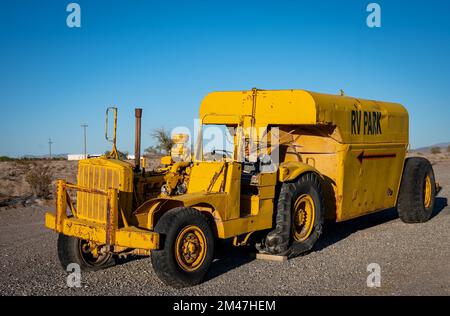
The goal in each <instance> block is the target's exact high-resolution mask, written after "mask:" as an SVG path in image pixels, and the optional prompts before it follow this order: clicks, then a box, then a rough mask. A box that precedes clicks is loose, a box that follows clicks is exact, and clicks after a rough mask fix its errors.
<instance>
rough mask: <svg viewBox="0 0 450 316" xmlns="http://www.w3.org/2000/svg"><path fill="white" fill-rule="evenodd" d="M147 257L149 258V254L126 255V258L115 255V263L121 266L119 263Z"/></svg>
mask: <svg viewBox="0 0 450 316" xmlns="http://www.w3.org/2000/svg"><path fill="white" fill-rule="evenodd" d="M147 258H150V257H149V256H134V255H130V256H127V257H126V258H117V257H116V265H117V266H121V265H123V264H127V263H129V262H133V261H136V260H142V259H147Z"/></svg>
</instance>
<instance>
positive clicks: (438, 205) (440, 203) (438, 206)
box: [431, 197, 448, 219]
mask: <svg viewBox="0 0 450 316" xmlns="http://www.w3.org/2000/svg"><path fill="white" fill-rule="evenodd" d="M447 205H448V200H447V198H445V197H436V200H435V202H434V210H433V213H432V214H431V219H433V218H434V217H436V216H437V215H438V214H439V213H440V212H441V211H442V210H443V209H444V208H445V207H446V206H447Z"/></svg>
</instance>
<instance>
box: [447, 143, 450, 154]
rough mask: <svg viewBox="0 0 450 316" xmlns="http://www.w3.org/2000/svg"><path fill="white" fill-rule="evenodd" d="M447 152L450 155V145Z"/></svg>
mask: <svg viewBox="0 0 450 316" xmlns="http://www.w3.org/2000/svg"><path fill="white" fill-rule="evenodd" d="M447 152H448V153H450V145H448V146H447Z"/></svg>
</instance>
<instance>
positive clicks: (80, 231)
mask: <svg viewBox="0 0 450 316" xmlns="http://www.w3.org/2000/svg"><path fill="white" fill-rule="evenodd" d="M45 226H46V227H47V228H49V229H51V230H54V231H56V232H58V233H62V234H64V235H67V236H73V237H77V238H80V239H84V240H89V241H93V242H96V243H99V244H102V245H103V244H107V238H106V227H105V226H104V225H101V224H97V223H93V222H90V221H87V220H81V219H77V218H74V217H68V218H65V219H63V220H62V224H61V225H59V227H58V228H57V227H56V216H55V214H52V213H46V214H45ZM112 235H113V236H111V239H112V241H111V244H112V245H113V246H119V247H125V248H136V249H145V250H155V249H159V234H158V233H155V232H152V231H146V230H143V229H139V228H137V227H133V226H130V227H125V228H119V229H116V230H114V231H113V232H112Z"/></svg>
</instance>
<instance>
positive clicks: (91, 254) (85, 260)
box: [58, 234, 115, 271]
mask: <svg viewBox="0 0 450 316" xmlns="http://www.w3.org/2000/svg"><path fill="white" fill-rule="evenodd" d="M97 250H98V247H96V248H95V249H91V247H90V245H89V242H88V241H86V240H83V239H79V238H76V237H71V236H66V235H63V234H59V236H58V258H59V262H60V263H61V267H62V268H63V269H64V270H66V269H67V267H68V265H69V264H71V263H76V264H78V265H79V266H80V269H81V271H97V270H101V269H105V268H109V267H111V266H113V265H114V264H115V259H114V257H113V256H112V254H111V253H108V254H99V253H98V252H97Z"/></svg>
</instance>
